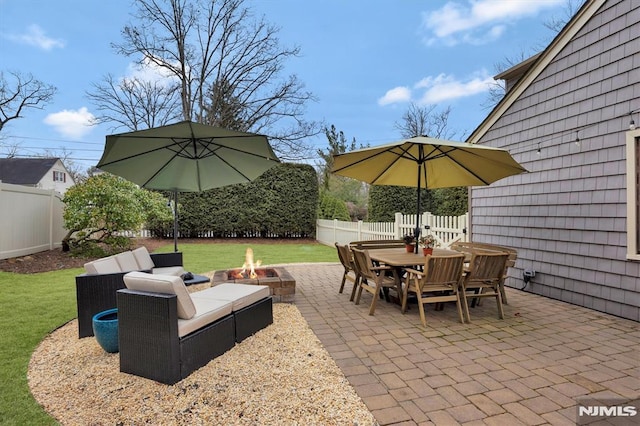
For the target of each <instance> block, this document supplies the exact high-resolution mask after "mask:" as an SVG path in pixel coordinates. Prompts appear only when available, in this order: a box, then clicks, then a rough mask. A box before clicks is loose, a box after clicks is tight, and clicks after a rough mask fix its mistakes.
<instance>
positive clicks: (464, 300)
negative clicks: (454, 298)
mask: <svg viewBox="0 0 640 426" xmlns="http://www.w3.org/2000/svg"><path fill="white" fill-rule="evenodd" d="M473 296H474V295H471V297H473ZM461 297H462V304H463V306H464V315H465V317H466V322H468V323H471V315H469V302H468V301H467V292H466V291H465V290H464V288H463V289H462V296H461ZM464 322H465V321H463V323H464Z"/></svg>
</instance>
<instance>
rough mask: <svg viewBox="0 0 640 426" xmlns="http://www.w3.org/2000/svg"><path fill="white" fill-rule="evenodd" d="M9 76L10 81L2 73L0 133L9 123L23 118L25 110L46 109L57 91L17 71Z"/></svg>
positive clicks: (0, 78)
mask: <svg viewBox="0 0 640 426" xmlns="http://www.w3.org/2000/svg"><path fill="white" fill-rule="evenodd" d="M7 74H8V75H9V77H8V79H7V78H5V74H4V73H3V72H0V131H2V129H3V128H4V125H5V124H7V123H8V122H9V121H11V120H14V119H16V118H21V117H22V115H21V114H22V113H23V112H24V110H25V109H29V108H35V109H42V108H44V107H45V106H46V105H47V104H48V103H49V102H51V100H52V99H53V96H54V95H55V93H56V90H57V89H56V88H55V87H54V86H51V85H48V84H45V83H43V82H42V81H40V80H37V79H36V78H35V77H34V76H33V75H31V74H22V73H20V72H17V71H11V72H8V73H7Z"/></svg>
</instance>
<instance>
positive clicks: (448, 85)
mask: <svg viewBox="0 0 640 426" xmlns="http://www.w3.org/2000/svg"><path fill="white" fill-rule="evenodd" d="M491 84H495V80H494V79H493V77H491V76H489V75H488V74H487V73H486V71H482V72H481V73H479V74H478V75H476V76H472V77H471V78H469V79H467V80H465V81H460V80H456V78H455V77H454V76H451V75H445V74H440V75H438V76H437V77H435V78H433V77H427V78H425V79H423V80H422V81H420V82H418V84H416V88H417V89H424V93H423V94H422V96H421V97H420V100H419V101H418V103H419V104H437V103H439V102H443V101H451V100H454V99H459V98H464V97H468V96H474V95H477V94H480V93H484V92H487V91H488V90H489V87H490V86H491Z"/></svg>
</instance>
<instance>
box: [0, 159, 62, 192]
mask: <svg viewBox="0 0 640 426" xmlns="http://www.w3.org/2000/svg"><path fill="white" fill-rule="evenodd" d="M59 160H60V159H59V158H0V181H2V182H4V183H12V184H14V185H36V184H38V182H40V180H41V179H42V177H43V176H44V175H45V174H46V173H47V172H49V170H51V168H52V167H53V166H54V165H55V164H56V162H57V161H59Z"/></svg>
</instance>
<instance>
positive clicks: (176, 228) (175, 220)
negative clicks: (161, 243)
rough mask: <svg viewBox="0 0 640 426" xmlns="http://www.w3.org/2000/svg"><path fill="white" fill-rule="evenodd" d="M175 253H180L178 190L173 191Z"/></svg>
mask: <svg viewBox="0 0 640 426" xmlns="http://www.w3.org/2000/svg"><path fill="white" fill-rule="evenodd" d="M173 251H174V252H176V253H177V252H178V190H177V189H176V190H174V191H173Z"/></svg>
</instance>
